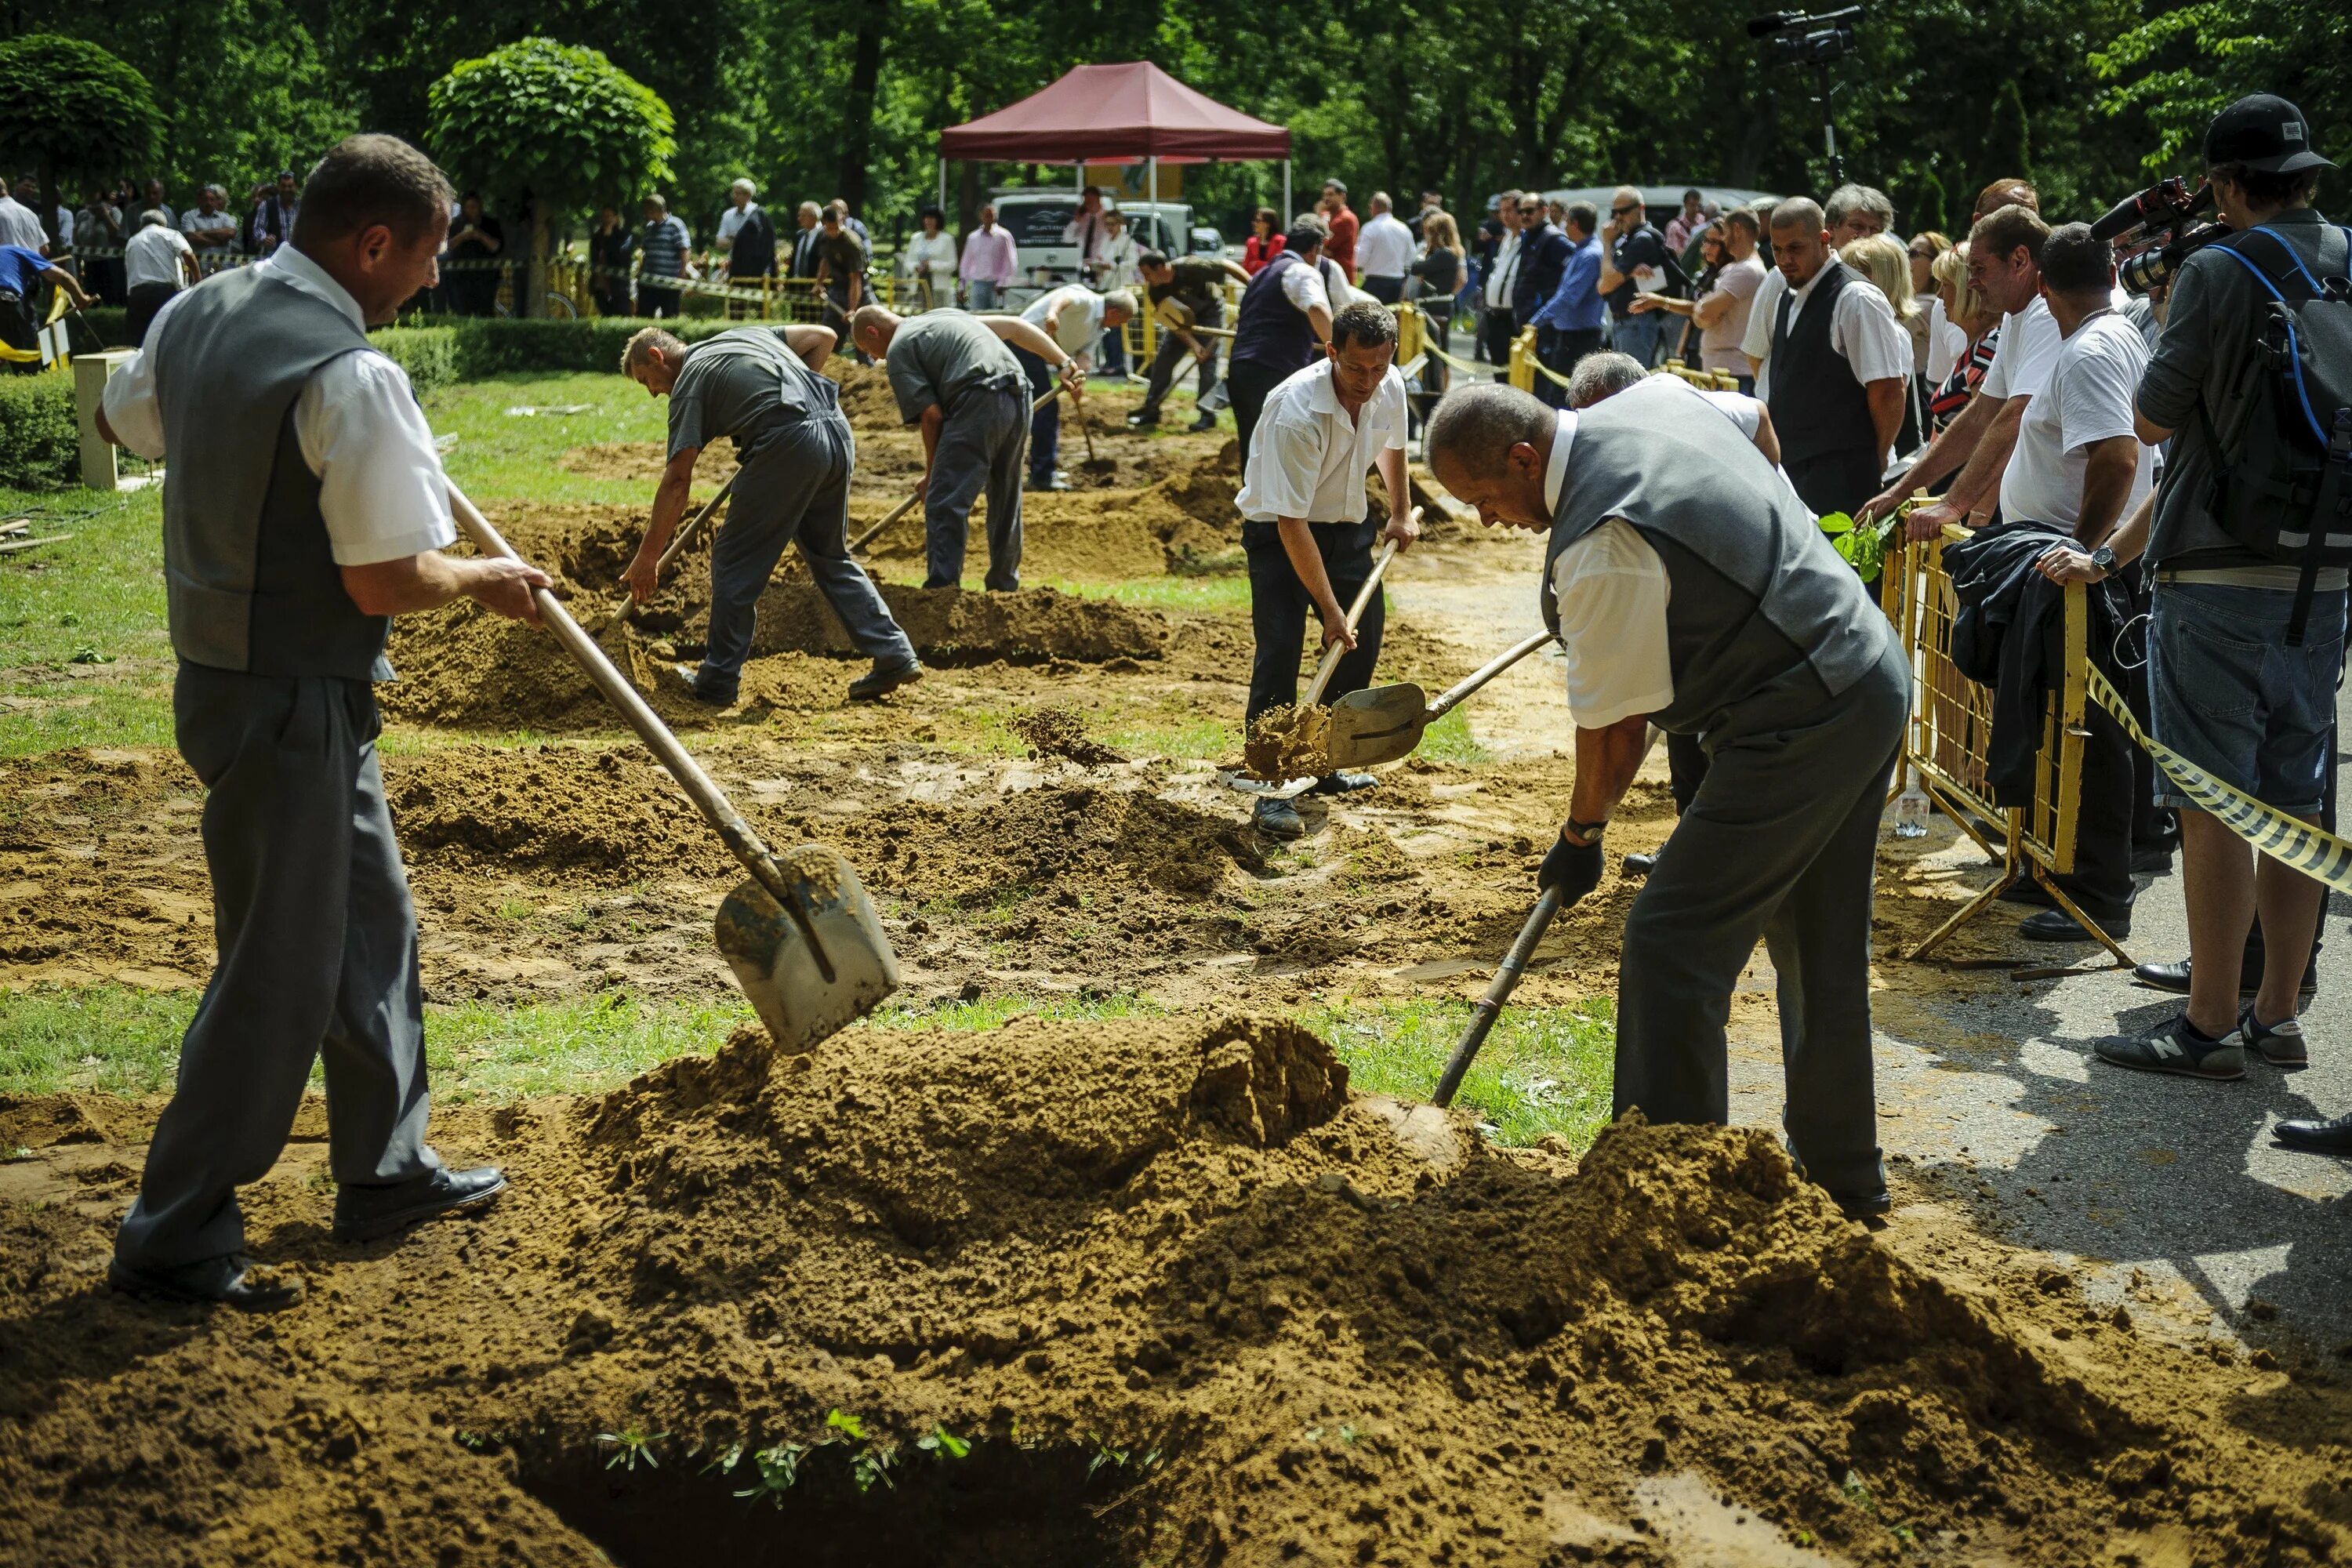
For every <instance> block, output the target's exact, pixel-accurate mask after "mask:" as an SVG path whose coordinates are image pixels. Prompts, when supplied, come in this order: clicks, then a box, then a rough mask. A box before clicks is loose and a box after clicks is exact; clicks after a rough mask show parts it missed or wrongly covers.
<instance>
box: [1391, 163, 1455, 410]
mask: <svg viewBox="0 0 2352 1568" xmlns="http://www.w3.org/2000/svg"><path fill="white" fill-rule="evenodd" d="M1468 281H1469V269H1468V268H1467V266H1466V265H1465V260H1464V258H1463V254H1462V231H1461V229H1460V228H1459V227H1458V226H1455V224H1454V215H1453V214H1451V213H1446V212H1441V211H1439V210H1437V209H1436V208H1434V207H1433V208H1431V209H1430V210H1429V211H1427V212H1425V213H1423V214H1422V215H1421V254H1420V255H1419V256H1417V257H1415V258H1413V262H1412V275H1411V276H1410V277H1408V278H1407V279H1405V285H1404V295H1405V298H1406V299H1407V300H1412V302H1413V303H1414V305H1415V306H1416V307H1418V308H1419V310H1421V319H1422V321H1423V322H1424V323H1425V324H1426V325H1427V327H1428V329H1429V341H1430V342H1432V343H1433V344H1434V345H1435V346H1436V347H1438V348H1440V349H1445V350H1451V349H1452V348H1453V346H1454V299H1455V297H1456V296H1457V295H1459V294H1460V293H1461V292H1462V289H1463V287H1464V285H1465V284H1466V283H1467V282H1468ZM1445 385H1446V377H1445V362H1444V360H1441V359H1439V358H1438V357H1437V356H1436V355H1435V354H1430V355H1428V356H1426V358H1425V359H1424V361H1423V364H1422V367H1421V388H1420V390H1419V392H1417V393H1416V394H1415V395H1414V396H1413V398H1412V404H1413V407H1412V414H1413V416H1414V417H1415V418H1416V419H1419V420H1426V419H1427V418H1428V417H1429V411H1430V409H1431V408H1433V407H1434V406H1435V405H1436V403H1437V400H1438V398H1439V397H1440V396H1441V395H1443V394H1444V391H1445Z"/></svg>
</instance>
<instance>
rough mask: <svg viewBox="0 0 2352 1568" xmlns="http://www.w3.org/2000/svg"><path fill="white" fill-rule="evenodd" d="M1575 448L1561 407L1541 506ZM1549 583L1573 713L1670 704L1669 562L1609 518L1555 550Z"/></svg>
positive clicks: (1588, 717)
mask: <svg viewBox="0 0 2352 1568" xmlns="http://www.w3.org/2000/svg"><path fill="white" fill-rule="evenodd" d="M1726 412H1729V411H1728V410H1726ZM1575 445H1576V411H1575V410H1574V409H1571V408H1563V409H1561V410H1560V411H1559V427H1558V429H1557V430H1556V431H1555V432H1554V434H1553V436H1552V442H1551V457H1550V459H1549V461H1548V462H1547V463H1546V464H1545V467H1544V505H1545V506H1546V507H1547V508H1548V509H1549V510H1554V511H1557V510H1559V491H1560V487H1561V486H1562V485H1563V484H1565V483H1566V482H1567V481H1568V455H1569V451H1570V448H1571V447H1574V446H1575ZM1551 582H1552V595H1553V597H1554V599H1555V601H1556V602H1557V603H1558V604H1559V646H1560V651H1561V652H1562V653H1563V654H1565V655H1566V656H1567V666H1568V668H1567V682H1568V711H1569V714H1570V717H1572V718H1573V719H1574V720H1575V721H1577V723H1578V724H1579V725H1580V727H1582V728H1584V729H1587V730H1601V729H1606V728H1607V727H1608V726H1609V725H1612V724H1614V723H1617V722H1618V721H1621V720H1624V719H1630V718H1632V717H1633V715H1634V714H1636V713H1655V712H1656V711H1658V710H1660V709H1661V708H1665V707H1668V706H1670V705H1672V703H1673V702H1674V700H1675V667H1674V660H1673V658H1672V657H1671V655H1670V653H1669V651H1668V648H1667V646H1666V605H1667V604H1668V603H1669V595H1670V594H1671V591H1672V585H1671V584H1669V583H1668V582H1667V581H1666V563H1664V561H1662V560H1660V559H1659V558H1658V552H1657V551H1656V549H1654V547H1653V546H1652V545H1651V543H1650V542H1649V541H1648V540H1646V539H1644V538H1643V537H1642V534H1641V531H1640V530H1638V529H1636V528H1635V527H1634V526H1633V524H1632V523H1630V522H1627V521H1625V520H1624V519H1623V518H1622V517H1612V518H1611V519H1609V520H1608V521H1605V522H1603V523H1602V524H1601V526H1600V527H1598V528H1596V529H1594V530H1593V531H1591V532H1590V533H1588V534H1586V535H1585V536H1584V537H1583V538H1581V539H1580V540H1578V541H1577V542H1575V543H1573V544H1571V545H1570V546H1569V547H1568V548H1567V549H1565V550H1563V551H1561V552H1559V560H1557V561H1555V562H1553V563H1552V572H1551Z"/></svg>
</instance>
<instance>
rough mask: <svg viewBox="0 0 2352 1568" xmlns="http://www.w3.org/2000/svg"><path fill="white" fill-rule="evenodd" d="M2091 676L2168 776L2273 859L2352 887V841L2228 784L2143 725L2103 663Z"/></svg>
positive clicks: (2104, 700)
mask: <svg viewBox="0 0 2352 1568" xmlns="http://www.w3.org/2000/svg"><path fill="white" fill-rule="evenodd" d="M2090 678H2091V679H2090V694H2091V700H2093V701H2095V702H2096V703H2097V704H2098V705H2099V706H2100V707H2102V708H2104V709H2105V710H2107V712H2108V713H2109V714H2110V715H2111V716H2112V717H2113V718H2114V719H2115V721H2116V723H2118V724H2121V725H2122V726H2123V727H2124V733H2125V734H2126V735H2129V736H2130V737H2131V738H2132V739H2133V740H2134V741H2136V742H2138V743H2139V745H2140V747H2141V748H2142V749H2143V750H2145V751H2146V752H2147V754H2148V755H2149V756H2151V757H2154V758H2155V759H2156V764H2157V766H2158V767H2160V768H2162V769H2163V770H2164V773H2165V776H2166V777H2168V778H2169V779H2170V780H2171V781H2172V782H2173V783H2174V784H2176V785H2178V786H2179V790H2180V793H2181V794H2183V795H2187V796H2188V797H2189V799H2191V800H2193V801H2195V802H2196V803H2197V804H2198V805H2200V806H2202V807H2203V808H2204V809H2205V810H2206V811H2207V812H2209V813H2210V814H2211V815H2212V816H2213V817H2214V818H2215V819H2217V820H2218V821H2219V822H2220V823H2221V826H2224V827H2226V828H2228V829H2229V830H2230V831H2231V832H2232V833H2234V834H2236V835H2237V836H2238V837H2241V838H2242V839H2244V840H2245V841H2246V842H2247V843H2249V844H2251V845H2252V846H2253V847H2255V848H2257V849H2259V850H2261V851H2262V852H2263V854H2265V855H2267V856H2269V857H2270V858H2272V859H2273V860H2277V861H2279V862H2281V863H2282V864H2284V865H2287V866H2291V867H2293V868H2294V869H2296V870H2298V871H2300V872H2302V873H2303V874H2304V875H2305V876H2306V877H2309V878H2311V879H2313V880H2314V881H2316V882H2324V883H2326V885H2327V886H2328V887H2330V888H2333V889H2336V891H2337V892H2339V893H2352V844H2348V843H2347V842H2345V841H2344V840H2343V839H2341V838H2338V837H2336V835H2334V834H2333V833H2327V832H2324V831H2322V830H2321V829H2319V828H2316V827H2314V826H2312V825H2311V824H2309V823H2308V822H2305V821H2303V820H2302V819H2301V818H2299V817H2293V816H2287V815H2286V814H2285V813H2284V812H2282V811H2276V810H2273V808H2271V807H2270V806H2267V805H2263V803H2262V802H2261V801H2258V800H2256V799H2255V798H2254V797H2253V796H2252V795H2247V794H2246V793H2245V792H2243V791H2242V790H2239V789H2235V788H2232V787H2231V785H2229V784H2223V783H2222V782H2221V780H2220V779H2217V778H2215V777H2214V776H2213V775H2212V774H2211V773H2207V772H2206V771H2205V770H2204V769H2202V768H2200V767H2199V766H2198V765H2197V764H2196V763H2192V762H2190V761H2189V759H2188V758H2186V757H2184V756H2182V755H2181V754H2180V753H2179V752H2176V751H2174V750H2173V749H2172V748H2171V747H2169V746H2168V745H2166V744H2164V743H2163V742H2160V741H2158V740H2155V739H2153V738H2152V737H2150V736H2149V734H2148V733H2147V731H2145V730H2143V729H2141V728H2140V727H2139V721H2137V720H2136V719H2134V718H2133V717H2132V711H2131V708H2130V706H2129V705H2128V704H2126V702H2125V701H2124V700H2123V694H2122V693H2120V692H2118V691H2117V690H2116V688H2115V683H2114V682H2112V681H2110V680H2109V679H2107V678H2106V677H2105V675H2103V674H2101V673H2100V672H2099V669H2098V667H2097V666H2095V665H2093V666H2091V667H2090Z"/></svg>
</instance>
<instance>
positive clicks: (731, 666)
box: [621, 325, 923, 708]
mask: <svg viewBox="0 0 2352 1568" xmlns="http://www.w3.org/2000/svg"><path fill="white" fill-rule="evenodd" d="M833 345H834V333H833V329H832V328H830V327H816V326H801V325H794V326H788V327H738V328H736V329H735V330H734V331H728V332H721V333H719V335H718V336H717V337H715V338H708V339H705V340H704V341H703V342H698V343H697V344H695V345H694V346H693V347H692V348H690V349H689V348H688V347H687V346H686V345H685V344H684V343H682V342H679V341H678V340H677V338H675V337H673V336H672V335H671V334H669V333H668V332H667V331H663V330H662V329H660V328H659V327H647V328H646V330H645V331H641V332H639V333H638V334H637V335H636V336H635V337H633V338H631V339H630V340H629V346H628V348H627V349H626V350H625V352H624V353H623V354H622V356H621V369H622V372H623V374H626V375H627V376H628V377H629V378H630V379H632V380H634V381H635V382H636V383H637V384H639V385H640V386H643V387H644V388H645V389H646V392H648V393H650V394H652V395H654V396H656V397H660V396H662V395H665V394H667V395H668V397H669V466H668V467H667V468H664V469H663V470H662V477H661V485H660V488H659V489H656V491H655V492H654V513H653V517H652V518H651V519H650V520H649V521H647V523H646V537H645V539H644V541H643V542H641V543H640V544H639V545H638V546H637V554H636V559H635V560H634V561H632V562H630V563H629V593H630V594H631V595H632V596H634V597H635V599H636V601H637V603H639V604H641V605H642V604H644V603H645V602H646V600H647V599H650V598H652V597H653V595H654V589H655V587H656V580H655V575H656V574H655V569H656V566H657V565H658V563H660V561H661V553H662V552H663V551H664V550H665V549H667V548H668V545H669V542H670V536H671V535H672V534H674V533H675V532H677V524H678V520H679V519H680V518H681V517H682V516H684V515H685V512H686V502H687V491H688V487H689V486H691V485H692V483H693V482H694V462H695V459H696V458H698V457H700V456H701V455H702V448H703V447H706V446H708V445H709V444H710V443H711V442H713V441H715V440H717V439H719V437H722V436H725V437H732V438H733V440H734V443H735V455H736V457H737V458H738V459H739V460H740V463H741V465H742V466H741V468H740V469H739V470H738V471H737V473H736V477H735V493H734V495H733V496H732V497H731V498H730V500H729V501H728V503H727V526H726V527H724V528H722V529H720V530H719V535H718V538H717V539H716V540H714V541H713V542H712V543H711V546H710V633H709V641H708V646H707V647H705V649H704V651H703V656H702V667H701V668H699V669H697V670H692V671H688V670H681V671H680V672H679V673H681V674H684V675H686V676H687V678H688V680H689V681H691V682H692V684H693V688H694V695H695V696H696V698H698V700H701V701H704V702H708V703H710V704H712V705H713V706H715V707H720V708H724V707H726V706H727V705H728V704H730V703H731V702H733V701H734V700H735V697H736V686H737V682H738V680H739V679H740V676H741V674H742V670H743V661H744V660H745V659H747V658H751V633H752V629H753V625H754V622H755V621H756V619H757V612H758V608H759V603H760V595H761V592H762V591H763V590H765V589H766V587H767V586H768V576H769V574H771V573H772V572H773V571H775V569H776V562H777V561H778V560H779V559H781V558H782V555H783V553H784V546H785V545H787V544H790V543H792V542H793V541H794V540H798V541H799V542H800V547H801V555H802V557H803V559H805V560H806V561H807V562H808V567H809V575H810V576H812V577H814V579H815V580H816V585H817V590H818V591H819V592H820V593H822V594H824V602H825V603H826V604H828V605H832V606H833V613H834V614H835V615H836V616H840V617H841V624H842V626H843V628H844V629H845V630H846V631H847V632H848V633H849V640H850V642H851V643H852V644H853V645H854V646H855V647H856V649H857V651H858V652H860V653H862V654H864V655H866V658H870V659H872V660H873V661H874V668H872V669H870V670H868V671H867V672H866V674H864V675H861V676H859V677H858V678H857V679H856V680H853V681H851V682H850V683H849V698H850V700H851V701H853V702H870V701H873V700H876V699H877V698H879V697H882V696H884V695H886V694H887V693H888V692H891V691H895V690H897V689H898V688H899V687H901V686H904V685H906V684H907V683H908V682H909V681H912V680H918V679H921V677H922V673H923V667H922V666H921V665H920V664H919V663H917V662H916V659H915V647H914V645H913V644H912V643H910V642H908V640H907V634H906V633H905V632H903V631H900V630H899V629H898V622H896V621H894V620H892V619H891V618H890V610H889V606H888V605H885V604H883V602H882V595H880V594H879V593H877V592H876V591H875V587H874V580H873V579H872V578H870V577H868V576H866V571H865V569H864V568H863V567H861V566H859V565H858V564H857V563H856V562H855V561H852V560H851V559H850V558H849V543H848V534H849V474H850V469H851V468H852V467H853V466H854V465H855V463H856V456H857V451H856V442H855V441H854V440H853V439H852V438H851V437H850V433H849V419H848V416H845V414H843V413H842V411H841V389H840V388H838V387H836V386H835V384H833V382H832V381H831V380H830V379H828V378H827V377H825V376H824V375H821V374H818V372H819V371H820V370H821V369H822V368H823V367H824V362H825V358H826V356H827V355H829V354H830V353H832V352H833Z"/></svg>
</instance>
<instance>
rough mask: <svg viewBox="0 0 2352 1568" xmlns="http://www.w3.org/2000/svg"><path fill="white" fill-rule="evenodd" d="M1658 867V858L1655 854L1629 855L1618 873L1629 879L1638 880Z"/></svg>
mask: <svg viewBox="0 0 2352 1568" xmlns="http://www.w3.org/2000/svg"><path fill="white" fill-rule="evenodd" d="M1657 868H1658V858H1657V857H1656V856H1655V855H1628V856H1626V857H1625V861H1624V865H1623V867H1622V868H1621V869H1620V870H1619V872H1618V875H1619V876H1621V877H1623V878H1624V879H1626V880H1628V881H1633V882H1638V881H1640V880H1641V879H1643V878H1644V877H1646V876H1648V875H1649V874H1650V873H1651V872H1653V871H1654V870H1656V869H1657Z"/></svg>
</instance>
